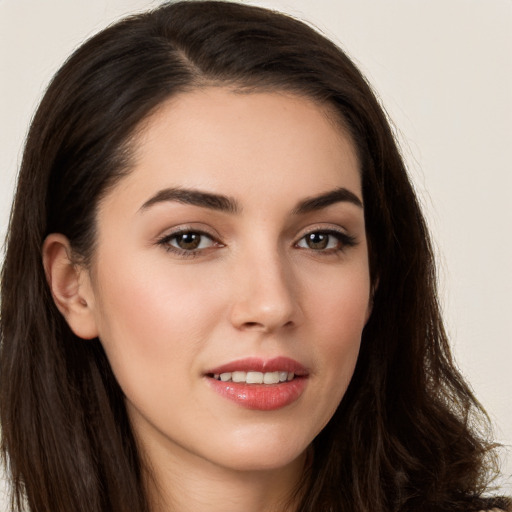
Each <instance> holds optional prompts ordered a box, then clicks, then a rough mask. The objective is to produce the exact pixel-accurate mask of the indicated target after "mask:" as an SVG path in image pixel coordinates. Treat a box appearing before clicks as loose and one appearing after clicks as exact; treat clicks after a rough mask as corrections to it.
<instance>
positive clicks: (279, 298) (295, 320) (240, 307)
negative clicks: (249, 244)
mask: <svg viewBox="0 0 512 512" xmlns="http://www.w3.org/2000/svg"><path fill="white" fill-rule="evenodd" d="M237 266H238V267H239V268H238V272H236V275H235V276H234V279H233V289H234V291H233V304H232V309H231V323H232V324H233V326H234V327H235V328H237V329H238V330H250V331H258V332H262V333H271V332H275V331H277V330H279V329H281V328H291V327H294V326H296V325H298V324H299V323H300V318H301V316H302V312H301V308H300V305H299V300H298V299H299V297H298V289H297V288H298V286H297V285H298V283H297V280H296V278H295V277H294V274H293V269H292V268H291V267H290V264H289V263H287V262H286V260H285V259H284V258H283V257H281V256H280V255H279V254H278V251H277V250H274V251H269V254H267V255H265V256H262V255H261V253H260V256H259V257H255V255H252V257H251V258H247V259H245V261H244V263H241V264H240V265H237Z"/></svg>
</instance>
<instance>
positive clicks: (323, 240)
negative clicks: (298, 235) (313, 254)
mask: <svg viewBox="0 0 512 512" xmlns="http://www.w3.org/2000/svg"><path fill="white" fill-rule="evenodd" d="M331 237H332V235H329V234H328V233H309V234H308V235H306V236H305V237H304V239H305V241H306V245H307V246H308V247H309V248H310V249H315V250H322V249H326V248H327V246H328V245H329V239H330V238H331Z"/></svg>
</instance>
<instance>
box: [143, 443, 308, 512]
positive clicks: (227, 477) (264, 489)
mask: <svg viewBox="0 0 512 512" xmlns="http://www.w3.org/2000/svg"><path fill="white" fill-rule="evenodd" d="M175 455H176V454H173V455H172V456H169V454H168V453H167V456H166V458H165V461H163V460H160V461H158V460H155V459H154V458H153V457H151V460H152V461H153V463H152V464H151V469H150V470H148V471H147V474H146V486H147V489H148V494H149V501H150V510H151V512H240V510H243V511H244V512H294V511H295V510H296V509H297V506H298V499H299V498H300V496H297V493H296V491H297V487H298V485H299V483H300V480H301V478H302V475H303V473H304V467H305V464H306V454H305V453H304V454H302V455H301V456H300V457H298V458H297V459H296V460H294V461H292V462H291V463H290V464H288V465H286V466H285V467H281V468H278V469H260V470H251V471H238V470H235V469H231V468H224V467H219V466H217V465H214V464H212V463H211V462H209V461H206V460H197V457H195V456H191V457H190V456H185V457H183V456H180V457H176V456H175ZM181 455H183V454H181ZM188 455H189V454H188Z"/></svg>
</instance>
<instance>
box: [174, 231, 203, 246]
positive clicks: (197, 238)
mask: <svg viewBox="0 0 512 512" xmlns="http://www.w3.org/2000/svg"><path fill="white" fill-rule="evenodd" d="M200 242H201V235H198V234H197V233H184V234H182V235H180V236H179V238H178V245H179V246H180V248H181V249H188V250H191V249H197V247H198V246H199V243H200Z"/></svg>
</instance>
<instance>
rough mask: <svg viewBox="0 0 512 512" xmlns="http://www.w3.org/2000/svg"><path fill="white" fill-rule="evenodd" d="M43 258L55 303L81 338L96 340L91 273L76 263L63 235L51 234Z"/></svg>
mask: <svg viewBox="0 0 512 512" xmlns="http://www.w3.org/2000/svg"><path fill="white" fill-rule="evenodd" d="M42 256H43V266H44V270H45V274H46V280H47V282H48V286H49V287H50V290H51V293H52V297H53V300H54V302H55V305H56V306H57V308H58V309H59V311H60V312H61V313H62V315H63V316H64V318H65V319H66V321H67V323H68V325H69V327H70V328H71V330H72V331H73V332H74V333H75V334H76V335H77V336H79V337H80V338H84V339H92V338H96V337H97V336H98V329H97V326H96V320H95V317H94V310H93V307H94V295H93V293H92V289H91V286H90V280H89V276H88V272H87V270H86V269H85V268H83V267H81V266H79V265H77V264H76V263H74V262H73V260H72V257H71V246H70V244H69V240H68V239H67V238H66V237H65V236H64V235H61V234H59V233H52V234H50V235H48V237H47V238H46V240H45V241H44V244H43V254H42Z"/></svg>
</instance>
